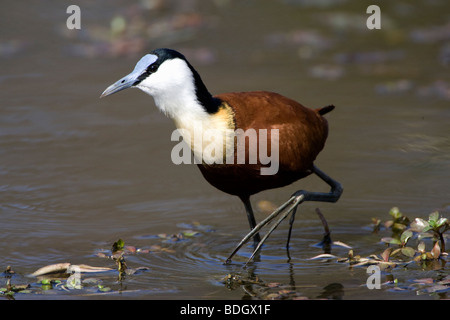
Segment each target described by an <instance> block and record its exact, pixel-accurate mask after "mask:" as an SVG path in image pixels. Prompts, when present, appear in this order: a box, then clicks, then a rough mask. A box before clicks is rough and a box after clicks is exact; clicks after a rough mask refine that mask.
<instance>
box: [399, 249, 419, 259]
mask: <svg viewBox="0 0 450 320" xmlns="http://www.w3.org/2000/svg"><path fill="white" fill-rule="evenodd" d="M401 251H402V253H403V254H404V255H405V256H407V257H410V258H412V257H414V255H415V254H416V250H414V249H413V248H411V247H404V248H402V249H401Z"/></svg>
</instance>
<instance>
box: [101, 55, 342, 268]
mask: <svg viewBox="0 0 450 320" xmlns="http://www.w3.org/2000/svg"><path fill="white" fill-rule="evenodd" d="M130 87H136V88H139V89H141V90H142V91H144V92H145V93H147V94H149V95H151V96H153V98H154V101H155V104H156V106H157V107H158V108H159V109H160V110H161V111H162V112H163V113H165V114H166V115H167V116H168V117H169V118H172V119H173V120H174V122H175V125H176V127H177V128H178V129H182V130H181V132H182V135H183V137H184V139H185V140H187V141H186V142H187V143H188V144H189V145H190V148H191V150H192V152H193V153H194V155H197V156H198V155H202V152H203V151H205V144H202V143H200V144H198V143H197V144H196V143H194V142H193V141H192V135H191V134H192V133H193V132H194V131H195V130H198V128H199V127H200V128H202V130H207V129H214V130H215V131H216V132H221V133H223V136H224V137H225V136H226V135H227V134H228V132H230V131H231V132H233V130H237V129H242V130H244V131H245V130H248V129H255V130H259V129H270V130H271V132H272V130H273V129H278V130H277V131H276V132H277V133H278V140H277V141H276V142H278V163H277V166H278V170H277V172H276V173H275V174H270V175H262V174H261V169H262V168H264V167H267V164H266V163H264V164H263V163H262V162H261V161H260V160H261V159H259V158H258V160H257V161H256V163H249V162H248V161H244V163H242V161H241V162H233V163H227V162H226V161H214V160H224V159H204V158H200V159H201V160H202V161H199V162H200V163H198V167H199V168H200V171H201V172H202V174H203V176H204V178H205V179H206V180H207V181H208V182H209V183H210V184H212V185H213V186H214V187H216V188H218V189H219V190H222V191H224V192H226V193H229V194H231V195H236V196H238V197H239V198H240V199H241V200H242V202H243V203H244V206H245V209H246V212H247V218H248V221H249V224H250V228H251V232H250V233H248V234H247V235H246V236H245V237H244V238H243V239H242V241H241V242H240V243H239V245H238V246H237V247H236V249H235V250H234V251H233V253H232V254H231V255H230V257H229V258H228V259H227V262H229V261H230V259H231V257H232V256H233V255H234V254H235V253H236V252H237V251H238V250H239V248H240V247H241V246H242V245H243V244H244V243H246V242H247V241H248V240H249V239H250V238H252V237H253V238H254V241H255V244H257V245H256V248H255V251H254V253H253V255H252V257H251V258H250V259H249V261H250V260H251V259H252V258H253V256H254V254H255V253H256V252H257V251H258V250H259V248H260V247H261V245H262V244H263V243H264V241H265V240H266V239H267V237H268V236H269V235H270V233H271V232H272V231H273V230H274V229H275V228H276V227H277V226H278V224H279V223H280V222H281V221H282V220H283V219H284V218H286V217H287V216H288V215H289V214H290V213H291V212H292V216H291V219H290V227H289V234H288V242H287V245H288V246H289V239H290V235H291V230H292V224H293V222H294V217H295V212H296V209H297V206H298V205H299V204H300V203H301V202H303V201H324V202H336V201H337V200H338V199H339V197H340V195H341V193H342V190H343V189H342V187H341V185H340V184H339V183H338V182H337V181H335V180H333V179H331V178H330V177H328V176H327V175H326V174H325V173H323V172H322V171H321V170H319V169H318V168H317V167H316V166H315V165H314V163H313V162H314V160H315V159H316V157H317V155H318V154H319V152H320V151H321V150H322V149H323V147H324V144H325V140H326V138H327V135H328V123H327V121H326V119H325V118H324V117H323V115H324V114H326V113H327V112H329V111H331V110H333V109H334V106H328V107H324V108H320V109H316V110H313V109H309V108H306V107H304V106H303V105H301V104H299V103H298V102H296V101H294V100H291V99H288V98H286V97H284V96H282V95H279V94H277V93H273V92H266V91H257V92H236V93H224V94H220V95H216V96H212V95H211V94H210V93H209V91H208V89H207V88H206V86H205V84H204V83H203V81H202V79H201V78H200V75H199V74H198V72H197V71H196V70H195V69H194V68H193V67H192V65H191V64H190V63H189V62H188V61H187V60H186V58H185V57H184V56H183V55H182V54H181V53H179V52H177V51H175V50H171V49H156V50H154V51H152V52H150V53H149V54H147V55H145V56H144V57H143V58H142V59H141V60H140V61H139V62H138V63H137V64H136V67H135V68H134V70H133V72H131V73H130V74H129V75H127V76H125V77H123V78H122V79H120V80H119V81H117V82H116V83H114V84H112V85H111V86H109V87H108V88H107V89H106V90H105V91H104V92H103V93H102V95H101V97H105V96H108V95H111V94H113V93H116V92H118V91H121V90H124V89H127V88H130ZM259 132H260V131H259ZM215 141H216V142H217V143H220V144H221V145H220V146H221V147H222V148H223V150H224V151H225V152H224V153H219V152H218V153H217V155H216V157H217V156H218V157H225V154H228V155H229V154H230V152H231V153H232V154H234V155H233V156H234V157H235V159H236V156H237V150H236V145H235V144H234V143H231V144H230V143H227V142H226V141H228V140H226V139H216V140H215ZM233 141H234V140H233ZM260 141H261V134H258V142H260ZM270 141H272V140H270ZM265 142H267V141H265ZM272 143H273V142H272ZM230 148H231V149H230ZM245 148H246V149H245V156H246V158H245V159H246V160H248V159H249V157H250V156H251V152H253V151H252V150H250V148H249V146H245ZM227 151H228V153H227ZM211 156H212V157H214V155H212V153H211V155H210V157H211ZM208 160H213V161H208ZM312 173H315V174H316V175H317V176H318V177H319V178H321V179H322V180H323V181H325V182H326V183H327V184H328V185H329V186H330V187H331V190H330V192H328V193H325V192H308V191H303V190H300V191H297V192H295V193H294V194H293V195H292V196H291V198H290V199H289V200H288V201H287V202H286V203H284V204H283V205H282V206H280V207H279V208H278V209H277V210H276V211H275V212H273V213H272V214H271V215H270V216H268V217H267V218H266V219H264V220H263V221H262V222H261V223H260V224H258V225H256V222H255V218H254V215H253V210H252V206H251V203H250V196H251V195H253V194H256V193H258V192H260V191H263V190H267V189H271V188H278V187H283V186H286V185H288V184H291V183H292V182H294V181H297V180H299V179H301V178H304V177H306V176H308V175H310V174H312ZM280 214H281V218H279V220H278V222H277V223H275V224H274V226H273V227H272V228H271V229H270V230H269V231H268V232H267V234H266V235H265V237H264V238H263V239H262V240H261V239H260V237H259V230H260V229H261V228H262V227H264V226H265V225H266V224H268V223H269V222H270V221H271V220H273V219H274V218H275V217H277V216H278V215H280Z"/></svg>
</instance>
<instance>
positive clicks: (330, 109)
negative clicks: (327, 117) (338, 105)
mask: <svg viewBox="0 0 450 320" xmlns="http://www.w3.org/2000/svg"><path fill="white" fill-rule="evenodd" d="M333 109H334V106H333V105H329V106H326V107H323V108H320V109H316V111H317V112H318V113H319V114H320V115H321V116H323V115H324V114H327V113H328V112H330V111H332V110H333Z"/></svg>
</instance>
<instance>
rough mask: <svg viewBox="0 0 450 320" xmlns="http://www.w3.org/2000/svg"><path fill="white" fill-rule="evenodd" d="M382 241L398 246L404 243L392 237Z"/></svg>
mask: <svg viewBox="0 0 450 320" xmlns="http://www.w3.org/2000/svg"><path fill="white" fill-rule="evenodd" d="M381 241H382V242H386V243H389V244H398V245H401V244H402V242H401V241H400V240H399V239H395V238H392V237H384V238H381Z"/></svg>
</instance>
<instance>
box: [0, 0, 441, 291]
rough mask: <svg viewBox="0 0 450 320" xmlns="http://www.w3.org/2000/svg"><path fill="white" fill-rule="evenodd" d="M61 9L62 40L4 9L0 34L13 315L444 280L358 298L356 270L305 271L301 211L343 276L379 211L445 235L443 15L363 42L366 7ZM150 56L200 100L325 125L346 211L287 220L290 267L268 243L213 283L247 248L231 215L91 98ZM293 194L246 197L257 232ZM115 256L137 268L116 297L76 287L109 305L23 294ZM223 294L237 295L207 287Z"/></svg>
mask: <svg viewBox="0 0 450 320" xmlns="http://www.w3.org/2000/svg"><path fill="white" fill-rule="evenodd" d="M79 3H80V7H81V19H82V20H81V30H68V29H67V27H66V19H67V18H68V16H69V15H68V14H67V13H66V8H67V6H68V5H69V3H67V4H65V3H64V2H61V3H60V2H58V4H56V3H55V2H52V1H39V2H37V1H31V2H29V3H28V4H27V5H23V4H19V3H18V2H17V3H16V2H11V3H10V4H5V5H3V9H2V13H1V14H0V15H1V19H0V27H1V28H0V30H2V31H1V34H0V58H1V60H0V87H1V93H0V95H1V104H0V194H1V198H0V219H1V220H0V221H1V222H0V252H1V255H0V267H1V268H6V266H8V265H10V266H11V267H12V268H13V269H14V270H15V271H16V276H15V277H14V278H13V282H14V281H15V283H17V284H21V283H31V284H32V290H31V293H21V294H16V295H15V298H16V299H36V298H39V299H40V298H68V297H70V298H77V297H87V296H92V297H95V298H101V297H108V298H109V297H130V298H147V299H182V298H195V299H214V298H215V299H240V298H250V297H256V298H265V297H267V296H268V295H269V294H271V293H273V294H275V293H278V292H279V291H280V290H290V292H291V293H292V292H294V293H295V294H294V295H292V294H291V296H290V297H292V296H300V297H309V298H317V297H327V298H336V297H338V298H363V299H372V298H382V299H410V298H415V297H417V295H416V292H417V290H418V289H417V288H416V287H411V279H417V278H426V277H436V272H439V273H440V274H441V275H442V274H443V275H446V274H448V267H446V268H444V269H442V270H440V271H430V270H421V269H420V267H417V266H413V267H411V268H410V269H409V272H407V273H405V272H404V271H403V270H394V271H393V272H392V273H393V275H394V277H395V278H397V279H398V280H399V283H400V287H401V289H402V290H398V289H396V288H394V287H393V286H389V285H386V286H383V287H382V289H381V290H368V289H367V287H366V286H365V283H366V280H367V274H366V268H354V269H349V268H348V265H346V264H342V263H338V262H336V260H334V259H331V260H329V261H325V262H323V261H317V260H309V258H311V257H314V256H316V255H318V254H320V253H322V250H321V249H320V248H318V247H316V246H314V244H316V243H318V242H319V241H320V240H321V236H322V233H323V229H322V226H321V224H320V221H319V220H318V218H317V216H316V214H315V213H314V210H315V208H316V207H320V209H321V211H322V212H323V214H324V215H325V217H326V218H327V220H328V223H329V225H330V227H331V231H332V238H333V240H339V241H342V242H344V243H346V244H348V245H349V246H352V247H353V250H354V251H355V253H356V254H360V255H361V256H367V255H370V254H380V253H381V252H382V251H383V249H384V245H383V244H381V243H380V241H379V240H380V238H381V237H382V236H386V235H389V233H385V234H382V235H374V234H372V233H371V229H370V223H371V219H372V218H373V217H378V218H380V219H382V220H388V219H389V215H388V211H389V209H390V208H391V207H393V206H398V207H400V209H401V211H402V212H404V213H405V214H406V215H408V216H410V217H413V218H414V217H419V216H420V217H423V218H425V217H427V215H428V214H429V213H430V212H432V211H434V210H436V209H438V210H441V213H442V214H443V215H444V216H445V215H446V216H447V217H448V212H449V205H450V200H449V190H450V188H449V187H450V182H449V181H450V170H449V169H450V156H449V154H450V138H449V137H450V134H449V133H450V130H449V126H448V123H449V120H450V109H449V100H450V94H449V92H450V79H449V73H448V70H449V69H448V68H449V56H450V49H449V46H448V41H449V39H450V36H449V34H450V31H449V26H448V23H449V22H448V17H447V16H446V15H445V13H446V12H448V9H449V6H448V4H446V3H445V2H443V1H442V2H439V1H437V2H433V3H429V4H427V2H426V1H423V2H422V1H420V2H418V3H417V4H416V5H412V4H409V2H406V1H405V2H396V4H395V5H394V4H389V6H388V5H387V4H386V7H382V25H381V26H382V28H381V30H368V29H367V27H366V24H365V23H366V19H367V17H368V15H367V14H366V13H365V11H366V8H367V6H368V5H369V4H370V3H367V4H364V5H363V4H358V5H356V4H355V3H350V2H346V1H343V2H340V3H339V4H336V5H333V4H332V3H328V2H327V1H324V2H321V3H323V6H315V5H314V3H313V2H311V3H309V2H308V1H259V0H258V1H246V2H239V1H216V2H211V3H209V4H205V3H204V2H200V1H198V2H197V1H172V2H170V3H169V4H164V2H159V1H142V2H138V1H136V2H134V3H133V4H127V5H126V6H125V5H124V4H123V3H122V2H121V1H110V2H108V4H107V8H106V9H105V4H101V3H90V2H85V3H84V2H83V1H81V2H79ZM144 4H146V5H144ZM112 21H114V23H112V25H113V27H111V22H112ZM123 21H125V28H126V31H123V30H122V29H121V28H122V27H121V25H122V24H121V23H122V22H123ZM415 23H416V24H415ZM111 28H112V29H111ZM121 30H122V31H121ZM162 46H169V47H173V48H175V49H178V50H180V51H182V52H184V53H185V54H186V56H187V57H188V58H189V59H190V60H191V62H192V64H193V65H194V66H195V67H196V68H197V69H198V70H199V72H200V73H201V74H202V75H203V78H204V80H205V82H206V84H207V86H208V87H209V89H210V91H211V92H213V93H220V92H226V91H240V90H242V91H245V90H272V91H277V92H279V93H282V94H284V95H286V96H289V97H291V98H294V99H296V100H298V101H300V102H302V103H303V104H305V105H307V106H311V107H316V106H324V105H327V104H334V105H336V107H337V108H336V110H335V111H333V112H332V113H330V114H329V115H328V116H327V118H328V119H329V122H330V137H329V140H328V143H327V146H326V148H325V150H324V151H323V152H322V153H321V155H320V157H319V159H318V160H317V165H318V166H319V167H320V168H321V169H322V170H324V171H325V172H327V173H328V174H329V175H330V176H332V177H334V178H335V179H337V180H339V181H340V182H341V183H342V184H343V186H344V189H345V192H344V194H343V197H342V198H341V200H340V201H339V202H338V203H337V204H316V203H306V204H303V205H302V208H301V210H300V214H298V215H297V216H298V217H297V220H296V223H295V229H294V237H293V239H292V241H291V249H290V252H289V254H290V256H291V260H290V261H288V258H287V254H286V251H285V249H284V244H285V240H286V233H287V226H286V225H282V226H280V228H279V229H278V230H277V231H276V232H275V233H274V234H273V235H272V236H271V238H270V239H269V241H268V243H267V245H266V246H265V247H264V249H263V252H262V254H261V256H260V257H259V260H258V261H257V262H256V263H254V264H253V265H252V266H251V267H250V268H248V269H246V270H243V269H242V268H241V267H242V263H243V262H244V261H245V259H246V258H247V257H248V256H249V255H250V254H251V248H250V247H245V248H244V249H243V250H242V251H241V252H240V253H239V254H238V256H237V257H236V258H235V261H234V262H235V263H234V264H232V265H230V266H225V265H224V264H223V262H224V260H225V259H226V257H227V255H228V254H229V253H230V252H231V250H232V249H233V247H234V245H235V244H236V243H237V242H238V241H239V240H240V238H241V237H242V236H243V235H244V234H245V233H246V232H247V230H248V225H247V219H246V217H245V213H244V209H243V206H242V204H241V203H240V202H239V200H238V199H236V198H234V197H231V196H229V195H226V194H223V193H221V192H219V191H217V190H215V189H214V188H212V187H211V186H210V185H208V184H207V183H206V182H205V181H204V180H203V178H202V177H201V175H200V172H199V171H198V169H197V168H196V167H195V166H194V165H182V166H176V165H174V164H173V163H172V162H171V160H170V152H171V149H172V147H173V146H174V144H175V143H174V142H171V141H170V134H171V133H172V131H173V129H174V126H173V124H172V123H171V121H170V120H168V119H166V118H165V117H164V116H163V115H162V114H160V113H159V112H158V111H157V110H156V108H155V106H154V104H153V100H152V99H151V97H149V96H146V95H145V94H143V93H142V92H140V91H138V90H128V91H125V92H121V93H120V94H117V95H114V96H113V97H108V98H107V99H102V100H100V99H99V98H98V97H99V95H100V93H101V92H102V91H103V90H104V89H105V88H106V87H107V86H108V85H109V84H111V83H112V82H114V81H116V80H117V79H119V78H120V77H122V76H123V75H125V74H126V73H127V72H129V71H131V70H132V68H133V67H134V64H135V62H136V61H137V60H138V59H139V58H140V56H142V55H143V54H144V53H145V52H146V51H148V50H150V49H153V48H156V47H162ZM297 189H310V190H326V186H324V185H323V183H321V182H320V181H318V179H317V178H314V177H309V178H307V179H305V180H304V181H302V182H298V183H296V184H294V185H292V186H289V187H286V188H283V189H279V190H272V191H269V192H264V193H261V194H259V195H257V196H255V197H254V198H253V203H254V206H255V210H256V211H257V212H256V218H257V219H258V220H261V219H263V218H264V216H265V215H266V214H267V213H266V212H265V211H264V210H263V209H259V208H258V205H257V204H258V203H259V202H261V201H263V200H268V201H270V202H272V203H273V204H281V203H282V202H283V201H285V200H286V199H287V197H288V196H289V195H290V194H291V193H292V192H293V191H295V190H297ZM186 230H194V232H187V233H186V232H185V231H186ZM183 232H185V233H184V236H183V238H182V239H174V238H173V237H171V235H173V234H183ZM119 238H121V239H123V240H124V241H125V244H127V245H130V246H134V247H135V248H137V249H138V252H137V253H135V254H130V255H128V256H127V257H126V259H127V263H128V266H129V267H130V268H137V267H146V268H148V270H147V271H142V272H140V273H138V274H135V275H131V276H126V277H125V278H124V279H123V280H122V281H117V276H118V275H117V274H116V273H115V272H110V273H105V274H101V275H95V276H93V277H94V278H95V279H96V281H101V283H102V284H103V285H104V286H107V287H110V288H111V289H112V290H111V291H110V292H108V293H99V292H98V291H96V290H95V285H85V287H84V288H83V289H81V290H72V291H70V290H69V291H66V290H61V289H58V288H54V289H52V290H47V291H45V290H41V287H40V285H39V284H38V282H37V280H36V279H33V278H27V277H26V275H27V274H29V273H31V272H33V271H35V270H36V269H38V268H40V267H42V266H45V265H48V264H52V263H60V262H70V263H73V264H80V263H84V264H89V265H93V266H108V267H112V268H114V267H115V266H114V262H113V261H111V260H108V259H105V258H101V257H99V253H105V252H106V253H107V252H108V250H109V249H110V247H111V245H112V243H113V242H114V241H116V240H117V239H119ZM347 252H348V249H346V248H339V247H336V248H333V251H332V253H333V254H334V255H336V256H339V257H345V256H346V255H347ZM229 274H232V275H234V276H236V277H238V278H239V279H241V280H240V282H239V281H236V282H234V283H233V285H231V284H230V283H229V282H227V281H224V278H225V277H226V276H227V275H229ZM255 279H258V281H259V282H258V281H256V280H255ZM2 281H3V282H2V285H3V283H4V279H2ZM330 288H331V289H330ZM333 288H337V289H333ZM278 297H280V296H278ZM419 297H420V298H424V299H433V298H434V297H435V296H433V295H430V294H424V295H420V296H419Z"/></svg>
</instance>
